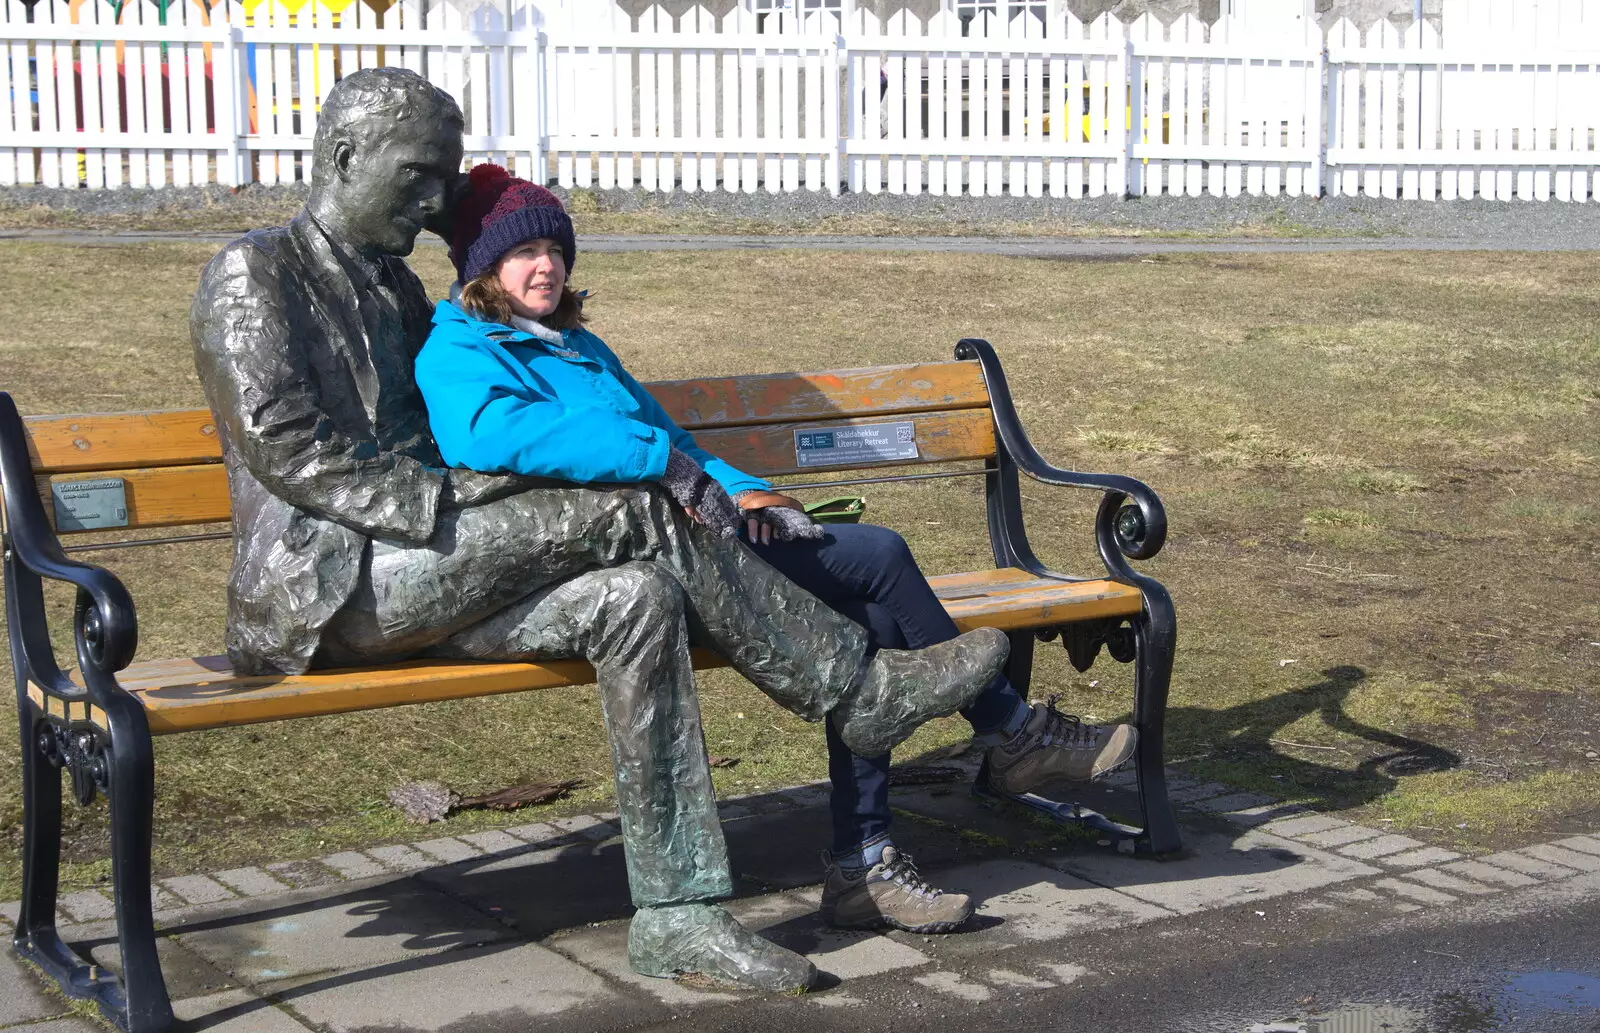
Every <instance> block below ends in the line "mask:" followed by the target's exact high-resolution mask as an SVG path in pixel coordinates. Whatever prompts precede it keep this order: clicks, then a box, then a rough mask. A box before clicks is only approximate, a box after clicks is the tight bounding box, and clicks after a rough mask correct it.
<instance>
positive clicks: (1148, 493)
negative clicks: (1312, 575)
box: [0, 338, 1181, 1033]
mask: <svg viewBox="0 0 1600 1033" xmlns="http://www.w3.org/2000/svg"><path fill="white" fill-rule="evenodd" d="M955 357H956V358H957V359H962V360H976V361H977V362H978V363H979V364H980V367H981V369H982V371H983V375H984V379H985V381H986V384H987V387H988V391H989V398H990V404H991V407H992V413H993V419H994V425H995V430H996V439H997V448H996V455H995V457H994V458H992V459H989V460H987V461H986V463H985V469H984V470H983V471H979V472H981V473H983V474H985V475H986V476H985V478H984V479H985V483H986V486H987V488H986V499H987V510H988V525H989V539H990V544H991V546H992V548H993V552H994V560H995V565H996V566H997V567H1018V568H1021V569H1023V570H1026V571H1029V572H1030V573H1032V574H1034V575H1036V576H1039V577H1046V578H1054V579H1059V580H1063V581H1082V580H1088V579H1085V578H1080V577H1070V576H1068V575H1064V574H1059V573H1056V572H1054V571H1051V570H1049V569H1048V568H1046V567H1045V566H1044V564H1043V563H1041V562H1040V561H1039V559H1038V557H1037V556H1036V555H1035V554H1034V551H1033V547H1032V546H1031V545H1030V544H1029V541H1028V536H1027V532H1026V530H1025V528H1024V527H1023V518H1022V495H1021V488H1020V475H1026V476H1027V477H1030V478H1032V479H1034V480H1037V481H1039V482H1041V483H1044V484H1049V485H1055V486H1058V487H1068V488H1086V489H1090V490H1093V491H1099V492H1101V493H1102V497H1101V500H1100V506H1099V509H1098V511H1097V513H1096V516H1095V542H1096V545H1097V547H1098V551H1099V553H1100V558H1101V561H1102V562H1103V563H1104V564H1105V567H1106V571H1107V573H1108V575H1109V577H1110V579H1111V580H1114V581H1118V582H1122V583H1124V584H1128V585H1132V586H1135V587H1137V588H1138V589H1139V590H1140V592H1141V594H1142V596H1143V612H1142V613H1140V614H1139V615H1137V616H1135V617H1131V618H1111V619H1099V620H1088V621H1079V622H1075V623H1069V624H1064V625H1058V626H1054V627H1043V628H1032V629H1027V630H1020V631H1014V632H1011V633H1009V634H1010V640H1011V658H1010V660H1009V662H1008V666H1007V670H1006V674H1007V676H1008V677H1009V678H1010V679H1011V681H1012V683H1013V684H1014V685H1016V686H1017V688H1018V690H1019V691H1021V692H1024V693H1026V691H1027V689H1028V686H1029V683H1030V681H1031V677H1032V672H1033V652H1034V644H1035V641H1036V640H1037V641H1049V640H1052V639H1054V638H1056V637H1058V636H1059V637H1060V638H1061V639H1062V640H1063V644H1064V645H1065V647H1066V649H1067V652H1068V653H1069V655H1070V657H1071V661H1072V663H1073V665H1074V666H1075V667H1076V668H1077V669H1078V670H1080V671H1083V670H1087V669H1088V668H1089V666H1090V665H1091V664H1092V663H1093V662H1094V660H1095V658H1096V656H1097V655H1098V653H1099V651H1100V649H1101V647H1102V646H1104V647H1106V649H1107V651H1108V652H1109V653H1110V654H1111V655H1112V657H1113V658H1114V659H1116V660H1118V661H1120V662H1123V663H1128V662H1132V663H1133V664H1134V686H1135V688H1134V707H1133V717H1134V722H1135V724H1136V725H1137V726H1138V728H1139V733H1140V739H1139V750H1138V754H1137V757H1136V759H1135V771H1136V773H1137V776H1138V793H1139V804H1140V808H1141V810H1142V812H1143V818H1144V825H1143V827H1142V829H1133V830H1130V835H1132V836H1134V837H1135V838H1136V840H1137V843H1138V846H1139V847H1140V848H1141V849H1142V850H1144V851H1148V852H1150V853H1153V854H1158V855H1159V854H1171V853H1174V852H1176V851H1177V850H1179V849H1180V847H1181V840H1180V838H1179V834H1178V828H1177V824H1176V822H1175V820H1174V818H1173V814H1172V809H1171V805H1170V803H1169V801H1168V799H1167V788H1166V773H1165V770H1164V767H1163V750H1164V738H1165V736H1164V721H1165V712H1166V704H1167V693H1168V685H1169V681H1170V677H1171V672H1172V663H1173V653H1174V649H1175V647H1176V642H1177V622H1176V618H1175V615H1174V611H1173V606H1172V599H1171V597H1170V596H1169V594H1168V593H1167V590H1166V589H1165V588H1164V587H1163V586H1162V585H1161V584H1160V583H1159V582H1157V581H1155V580H1154V579H1152V578H1150V577H1148V576H1146V575H1143V574H1140V573H1138V572H1137V571H1135V570H1134V569H1133V568H1132V567H1131V566H1129V563H1128V561H1129V560H1144V559H1149V558H1150V557H1152V556H1154V555H1156V553H1157V552H1159V551H1160V549H1161V546H1162V544H1163V542H1164V541H1165V540H1166V534H1167V518H1166V511H1165V508H1164V507H1163V506H1162V503H1161V500H1160V498H1159V497H1158V496H1157V495H1156V493H1155V492H1154V491H1152V490H1151V489H1150V488H1149V487H1148V486H1147V485H1145V484H1143V483H1142V482H1140V481H1138V480H1135V479H1134V478H1132V477H1125V476H1121V475H1116V474H1095V473H1080V472H1074V471H1069V470H1062V469H1058V468H1056V467H1054V466H1051V465H1050V464H1049V463H1048V462H1046V461H1045V459H1044V458H1043V457H1042V456H1041V455H1040V454H1039V452H1038V450H1037V449H1036V448H1035V447H1034V446H1033V443H1032V442H1031V441H1029V440H1028V436H1027V434H1026V433H1025V432H1024V431H1023V428H1022V423H1021V421H1020V420H1019V419H1018V417H1017V411H1016V406H1015V404H1014V403H1013V401H1012V398H1011V392H1010V389H1009V387H1008V386H1007V384H1006V377H1005V372H1004V371H1003V370H1002V369H1001V366H1000V360H999V358H998V357H997V356H996V355H995V352H994V349H993V348H992V347H991V346H990V345H989V343H988V342H987V341H983V340H979V339H976V338H967V339H963V340H962V341H960V342H959V343H958V344H957V346H956V349H955ZM912 476H915V475H912ZM873 479H875V480H897V479H902V478H896V477H884V478H873ZM855 483H861V482H855ZM0 490H3V498H4V502H5V517H6V521H5V526H4V527H3V528H0V551H3V553H4V573H5V599H6V620H7V628H8V632H9V637H10V644H11V658H12V667H13V673H14V676H15V680H16V689H17V714H18V724H19V731H20V735H21V749H22V792H23V814H24V821H23V825H24V831H23V899H22V906H21V913H20V915H19V917H18V920H17V926H16V931H15V934H14V936H13V946H14V947H15V949H16V951H17V953H18V954H19V955H21V956H22V957H24V958H26V959H27V960H29V961H31V962H33V963H34V964H36V965H38V966H39V967H40V968H41V969H43V970H44V972H45V974H46V975H48V976H49V977H50V978H51V979H52V980H53V981H54V982H55V983H56V984H57V985H58V986H59V987H60V988H61V989H62V990H63V991H64V992H65V993H66V994H67V995H68V996H69V997H73V998H79V999H87V1000H92V1001H94V1002H95V1003H96V1004H97V1005H98V1007H99V1009H100V1011H101V1013H102V1014H104V1015H105V1016H106V1017H107V1018H108V1019H110V1020H111V1021H112V1022H113V1023H115V1024H116V1025H117V1027H118V1028H120V1029H123V1030H126V1031H128V1033H161V1031H163V1030H166V1029H168V1028H170V1026H171V1025H172V1022H173V1014H172V1006H171V1002H170V1000H169V998H168V995H167V989H166V983H165V980H164V979H163V977H162V974H161V965H160V961H159V960H158V958H157V955H156V933H155V922H154V918H153V915H152V903H151V896H150V892H151V891H150V886H151V874H152V873H151V835H152V812H153V808H154V802H155V753H154V747H153V743H152V737H151V735H150V729H149V725H148V722H147V721H146V716H145V711H144V708H143V707H142V706H141V705H140V703H139V701H138V699H137V698H136V697H135V696H133V695H132V694H130V693H129V692H127V691H126V690H124V689H123V688H122V687H121V686H120V685H119V684H118V682H117V672H118V671H121V670H122V669H124V668H125V667H127V666H128V665H129V664H130V663H131V662H132V661H133V657H134V652H135V650H136V647H137V645H138V621H137V617H136V613H135V609H134V603H133V599H132V597H131V596H130V595H129V593H128V590H127V589H126V588H125V587H124V586H123V584H122V582H121V581H120V580H118V579H117V577H116V576H115V575H113V574H112V573H110V572H109V571H107V570H105V569H103V568H101V567H97V566H94V565H92V564H88V563H83V562H79V561H76V560H73V559H70V558H69V557H68V556H67V554H66V552H65V551H64V550H63V548H62V546H61V543H60V541H59V539H58V538H57V535H56V533H55V530H54V529H53V528H52V527H51V525H50V522H49V519H48V517H47V515H46V512H45V509H44V506H43V503H42V502H41V500H40V497H39V494H38V492H37V489H36V486H35V478H34V470H33V466H32V463H31V462H30V460H29V457H28V449H27V439H26V435H25V430H24V425H23V422H22V419H21V417H20V415H19V414H18V412H17V409H16V406H15V404H14V403H13V402H12V400H11V398H10V397H9V396H8V395H6V394H4V393H0ZM166 540H172V539H166ZM47 579H48V580H52V581H58V582H64V583H66V584H70V585H74V586H76V588H77V604H76V607H75V609H74V613H73V637H74V641H75V643H76V653H77V660H78V667H79V670H80V671H81V678H82V682H83V684H82V685H81V686H80V685H78V684H77V683H75V682H74V681H73V680H72V679H70V678H69V677H68V676H67V674H66V673H65V672H64V671H63V670H62V669H61V667H60V665H59V664H58V662H57V660H56V656H55V652H54V650H53V648H52V647H51V643H50V635H49V630H48V627H47V624H46V615H45V605H44V589H43V583H44V581H45V580H47ZM30 683H31V684H32V685H34V686H37V687H38V688H39V689H41V690H43V693H44V694H45V696H46V698H47V704H48V705H47V706H46V707H45V708H44V709H41V708H40V707H39V706H37V705H35V704H34V703H33V702H32V700H31V699H30V696H29V692H28V688H29V684H30ZM91 708H95V709H97V710H98V711H99V715H97V717H98V718H99V720H98V721H91V720H90V715H91ZM102 725H103V726H104V727H102ZM63 771H65V772H66V773H67V774H68V775H69V777H70V779H71V785H72V792H73V797H74V798H75V799H76V800H77V801H78V802H79V803H80V804H88V803H90V802H91V801H92V800H93V799H94V798H95V796H96V794H97V793H105V794H106V796H107V798H108V800H109V803H110V811H111V860H112V877H113V893H114V897H115V906H116V919H117V939H118V942H119V946H120V948H121V954H122V976H121V978H120V979H118V978H117V976H116V975H115V974H113V973H112V972H110V971H108V970H107V969H104V968H102V967H100V966H98V965H95V964H91V963H90V962H87V961H85V960H84V959H83V958H81V957H79V956H78V955H77V954H76V953H75V952H74V951H73V950H72V949H71V948H70V947H69V946H68V945H67V944H66V943H65V942H64V941H63V940H62V939H61V936H60V934H59V932H58V930H57V926H56V901H57V895H58V885H59V876H60V859H61V813H62V812H61V804H62V778H61V774H62V772H63Z"/></svg>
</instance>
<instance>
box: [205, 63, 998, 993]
mask: <svg viewBox="0 0 1600 1033" xmlns="http://www.w3.org/2000/svg"><path fill="white" fill-rule="evenodd" d="M462 157H463V148H462V116H461V111H460V109H459V108H458V107H457V105H456V103H455V101H454V100H453V99H451V97H450V96H449V95H448V94H446V93H444V92H442V91H440V90H438V89H437V88H435V87H433V86H432V85H430V84H429V83H428V82H427V81H426V80H424V79H423V78H421V77H420V76H417V75H415V74H413V73H410V72H406V71H403V70H400V69H394V68H380V69H366V70H362V71H359V72H355V73H353V74H351V75H350V76H348V77H346V78H345V79H343V80H342V81H341V82H340V83H339V84H338V85H337V86H336V87H335V88H334V89H333V91H332V92H331V93H330V94H329V96H328V99H327V100H326V101H325V102H324V104H323V107H322V112H321V119H320V121H319V124H318V127H317V133H316V139H315V143H314V151H313V158H314V166H313V171H312V177H311V194H310V197H309V199H308V201H307V203H306V206H305V209H304V210H303V211H302V212H301V213H300V214H299V215H297V216H296V217H295V218H294V220H293V221H291V222H290V223H289V225H287V226H282V227H276V228H273V229H266V230H258V231H256V232H253V233H250V234H248V235H247V236H245V237H243V238H242V239H240V240H238V241H235V242H234V243H232V244H230V245H228V246H227V247H225V248H224V249H223V250H222V251H221V252H220V253H218V255H217V256H216V257H215V258H214V259H213V260H212V261H211V262H210V263H209V264H208V265H207V267H206V269H205V272H204V273H203V275H202V277H201V281H200V287H199V291H198V292H197V294H196V296H195V301H194V308H193V312H192V315H191V326H192V333H193V338H194V348H195V363H196V366H197V367H198V370H199V373H200V379H201V382H202V384H203V385H204V387H205V391H206V398H207V400H208V402H209V404H210V406H211V409H212V411H213V412H214V413H215V415H216V418H217V426H218V429H219V431H220V433H221V437H222V442H223V458H224V462H225V464H226V466H227V471H228V480H229V487H230V491H231V494H232V502H233V514H234V532H235V537H234V559H233V571H232V575H231V578H230V581H229V585H228V627H227V648H228V654H229V656H230V658H231V659H232V661H233V664H234V667H235V669H236V670H238V671H240V672H241V673H261V672H273V671H278V672H286V673H298V672H302V671H305V670H307V669H309V668H313V667H334V666H349V665H358V664H373V663H382V662H387V661H395V660H401V659H404V658H408V657H417V656H447V657H461V658H479V659H496V660H505V659H516V660H531V659H552V658H561V657H582V658H585V659H587V660H589V661H590V662H592V663H593V664H594V667H595V670H596V673H597V677H598V684H599V692H600V698H601V705H602V707H603V709H604V712H605V720H606V727H607V730H608V733H609V736H610V740H611V749H612V759H613V765H614V769H615V775H616V792H617V805H618V810H619V812H620V814H621V824H622V831H623V841H624V847H625V851H626V855H627V862H628V874H629V885H630V888H631V890H632V894H633V900H634V903H635V905H636V906H637V908H638V911H637V913H636V915H635V917H634V920H633V924H632V926H631V928H630V933H629V958H630V961H631V962H632V964H633V966H634V967H635V968H636V969H637V970H638V971H640V972H642V973H646V974H649V975H661V976H670V975H673V974H675V973H682V972H697V973H701V974H703V975H706V976H709V977H711V978H714V979H718V980H721V981H724V982H728V983H732V984H734V985H738V986H744V987H750V988H760V989H774V990H787V989H793V988H797V987H803V986H807V985H809V984H810V983H811V981H812V980H813V979H814V977H815V970H814V969H813V968H812V966H811V965H810V963H809V962H807V961H806V960H805V959H804V958H802V957H800V956H799V955H796V954H794V953H792V952H790V951H787V950H784V949H783V948H781V947H778V946H777V945H775V944H773V943H770V942H768V941H766V940H764V939H762V938H761V937H759V936H756V935H755V934H753V933H750V932H749V931H747V930H745V929H743V928H742V927H741V926H740V925H739V924H738V923H737V922H736V921H734V919H733V918H732V917H731V916H729V915H728V914H727V912H726V911H724V910H723V909H722V908H720V907H717V906H716V905H715V904H714V903H712V902H713V901H715V900H717V899H719V898H722V897H726V896H728V895H729V894H730V893H731V892H732V880H731V878H730V875H729V871H728V861H727V851H726V847H725V845H724V842H723V837H722V830H721V826H720V825H719V823H718V819H717V810H716V801H715V798H714V796H713V793H712V787H711V778H710V772H709V770H708V766H707V758H706V750H705V743H704V738H703V734H702V731H701V726H700V711H699V703H698V701H697V699H696V696H695V687H694V678H693V674H692V670H691V667H690V663H689V652H688V650H689V646H690V644H691V643H693V644H697V645H703V646H706V647H708V648H711V649H714V650H716V651H717V652H718V653H720V654H722V655H723V656H725V657H727V659H728V660H729V661H730V663H731V664H732V665H733V667H734V668H735V669H736V670H738V671H739V673H740V674H742V675H744V676H745V677H746V678H748V679H749V680H750V681H751V682H752V683H754V684H755V685H756V686H757V687H758V688H760V689H761V690H762V691H763V692H765V693H766V694H767V695H768V696H770V697H771V698H772V699H773V700H774V701H775V702H777V703H778V704H779V705H780V706H782V707H784V708H785V709H787V710H790V711H791V712H793V713H795V714H798V715H800V716H801V717H803V718H806V719H807V720H813V721H818V720H824V719H828V720H832V721H833V722H834V726H835V728H836V729H837V730H838V731H839V733H840V735H841V737H842V738H843V739H844V741H845V742H846V744H847V745H849V746H850V747H851V749H853V750H855V751H856V752H857V753H859V754H861V755H863V756H876V755H879V754H881V753H885V752H887V751H888V749H889V748H890V747H891V746H893V745H895V744H896V743H898V742H900V741H903V740H904V739H905V738H906V737H907V736H909V735H910V734H911V732H912V731H914V730H915V729H916V728H917V727H918V726H919V725H920V724H922V723H923V722H924V721H926V720H928V719H929V718H931V717H934V716H936V715H941V714H947V713H951V712H953V711H954V710H956V709H957V708H959V707H961V706H963V705H965V704H966V703H968V702H969V701H970V700H971V699H972V698H974V697H975V696H976V695H978V693H979V692H981V691H982V690H983V689H984V688H985V686H987V685H988V684H989V683H990V681H991V680H992V679H993V678H994V677H995V675H996V673H997V672H998V671H999V669H1000V667H1001V664H1002V663H1003V661H1004V658H1005V653H1006V639H1005V637H1004V635H1002V634H1001V633H999V632H997V631H993V630H990V629H984V630H981V631H975V632H971V633H968V634H967V635H963V636H961V637H960V638H958V639H955V640H952V641H950V642H945V643H941V644H939V645H937V646H932V647H930V648H928V649H925V650H915V651H897V650H880V651H877V652H876V653H870V652H869V650H868V649H867V640H866V635H865V633H864V632H863V631H862V629H861V628H860V627H859V626H857V625H856V624H854V623H852V622H851V621H850V620H848V619H846V618H844V617H842V616H840V615H839V614H837V613H835V612H834V611H833V610H831V609H830V608H829V607H827V606H826V605H824V604H822V603H821V602H820V601H819V600H817V599H816V598H815V597H814V596H812V595H810V594H808V593H807V592H805V591H803V590H801V589H800V588H799V587H797V586H796V585H795V584H794V583H793V582H791V581H790V580H788V579H787V578H785V577H784V576H782V575H781V574H779V573H778V572H777V571H776V570H774V569H773V568H772V567H771V566H769V565H768V564H766V563H764V562H763V561H761V560H760V559H759V558H757V557H756V556H755V555H754V554H752V553H751V552H750V550H749V549H748V548H747V547H746V546H745V545H743V544H742V543H739V542H737V541H731V540H725V539H722V538H719V537H717V536H716V535H714V534H712V533H711V532H710V531H708V530H707V529H706V528H705V527H703V526H701V524H699V523H698V522H696V521H695V520H694V519H692V518H691V517H690V516H689V515H688V514H687V513H686V512H685V510H684V509H683V507H682V506H680V505H679V504H678V503H677V502H675V501H674V500H673V499H672V497H671V495H670V494H669V493H668V492H666V491H665V490H663V489H662V488H661V487H660V486H659V485H656V484H636V485H621V486H614V487H596V486H588V487H577V486H573V485H571V484H566V483H560V482H548V481H546V482H540V481H534V480H530V479H527V478H520V477H515V476H499V475H486V474H479V473H472V472H470V471H464V470H457V469H446V468H445V465H444V463H443V462H442V460H441V458H440V455H439V451H438V447H437V445H436V444H435V442H434V440H433V437H432V435H431V434H430V432H429V426H428V419H427V414H426V411H425V408H424V405H423V400H422V398H421V395H420V394H419V392H418V389H417V387H416V384H415V382H414V380H413V362H414V359H415V357H416V355H417V352H418V351H419V350H420V349H421V347H422V345H423V343H424V341H425V340H426V338H427V334H428V330H429V326H430V322H429V321H430V316H431V314H432V311H433V306H432V304H431V303H430V302H429V300H428V297H427V295H426V293H425V292H424V290H423V287H422V284H421V282H420V281H419V280H418V279H417V277H416V275H415V274H414V273H413V272H412V271H411V270H410V268H409V267H408V266H407V265H406V263H405V262H404V261H403V258H404V256H406V255H408V254H410V253H411V249H412V247H413V245H414V243H415V241H416V237H417V234H418V233H419V232H421V230H422V229H423V228H425V227H428V228H433V229H444V230H447V229H448V224H449V215H450V210H451V206H452V204H453V201H454V195H455V192H456V191H457V190H458V189H459V184H460V183H461V176H460V169H461V164H462Z"/></svg>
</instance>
